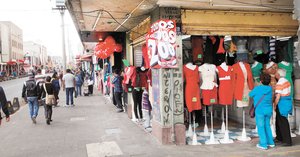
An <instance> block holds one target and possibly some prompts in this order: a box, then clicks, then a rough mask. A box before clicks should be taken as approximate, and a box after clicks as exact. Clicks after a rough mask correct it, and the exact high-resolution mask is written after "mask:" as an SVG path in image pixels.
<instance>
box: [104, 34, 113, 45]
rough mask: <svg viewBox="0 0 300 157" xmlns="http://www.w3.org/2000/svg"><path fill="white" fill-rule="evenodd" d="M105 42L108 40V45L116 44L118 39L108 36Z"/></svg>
mask: <svg viewBox="0 0 300 157" xmlns="http://www.w3.org/2000/svg"><path fill="white" fill-rule="evenodd" d="M104 42H106V44H108V45H115V44H116V41H115V39H114V38H113V37H112V36H108V37H106V39H105V41H104Z"/></svg>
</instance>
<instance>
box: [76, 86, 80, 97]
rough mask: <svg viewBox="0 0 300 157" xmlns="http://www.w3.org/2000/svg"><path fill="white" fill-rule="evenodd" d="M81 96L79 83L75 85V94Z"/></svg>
mask: <svg viewBox="0 0 300 157" xmlns="http://www.w3.org/2000/svg"><path fill="white" fill-rule="evenodd" d="M78 95H80V96H81V85H76V96H78Z"/></svg>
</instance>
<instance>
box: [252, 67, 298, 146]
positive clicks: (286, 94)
mask: <svg viewBox="0 0 300 157" xmlns="http://www.w3.org/2000/svg"><path fill="white" fill-rule="evenodd" d="M285 75H286V71H285V70H284V69H279V70H278V71H277V74H276V79H277V80H278V81H277V84H276V86H275V89H272V86H270V82H271V76H270V75H269V74H266V73H262V74H261V76H260V80H261V83H262V84H261V85H259V86H256V87H255V88H254V89H253V90H252V91H251V92H250V93H249V96H250V97H251V98H253V100H254V103H253V104H254V108H255V120H256V125H257V129H258V135H259V139H260V140H259V143H258V144H257V147H258V148H260V149H264V150H266V149H268V147H275V143H277V144H279V145H282V146H291V145H292V139H291V133H290V126H289V122H288V119H287V118H288V114H291V113H292V97H291V95H290V91H291V84H290V83H289V81H288V80H287V79H286V78H285ZM273 111H275V112H276V138H275V142H274V140H273V136H272V131H271V127H270V119H271V117H272V114H273Z"/></svg>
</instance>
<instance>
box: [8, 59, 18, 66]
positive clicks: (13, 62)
mask: <svg viewBox="0 0 300 157" xmlns="http://www.w3.org/2000/svg"><path fill="white" fill-rule="evenodd" d="M6 63H7V65H16V64H17V62H16V61H13V60H10V61H8V62H6Z"/></svg>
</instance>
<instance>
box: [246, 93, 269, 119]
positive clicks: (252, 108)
mask: <svg viewBox="0 0 300 157" xmlns="http://www.w3.org/2000/svg"><path fill="white" fill-rule="evenodd" d="M265 96H266V94H264V95H263V96H262V97H261V98H260V99H259V101H258V102H257V104H256V105H255V106H254V104H252V106H251V108H250V110H249V115H250V118H254V117H255V109H256V107H257V106H258V105H259V104H260V103H261V101H262V100H263V98H264V97H265Z"/></svg>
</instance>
